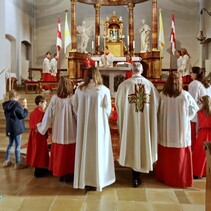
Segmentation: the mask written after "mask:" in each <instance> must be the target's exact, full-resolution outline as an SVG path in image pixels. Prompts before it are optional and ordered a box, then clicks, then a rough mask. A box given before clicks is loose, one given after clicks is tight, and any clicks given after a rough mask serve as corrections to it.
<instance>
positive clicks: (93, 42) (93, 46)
mask: <svg viewBox="0 0 211 211" xmlns="http://www.w3.org/2000/svg"><path fill="white" fill-rule="evenodd" d="M93 49H94V41H92V50H93Z"/></svg>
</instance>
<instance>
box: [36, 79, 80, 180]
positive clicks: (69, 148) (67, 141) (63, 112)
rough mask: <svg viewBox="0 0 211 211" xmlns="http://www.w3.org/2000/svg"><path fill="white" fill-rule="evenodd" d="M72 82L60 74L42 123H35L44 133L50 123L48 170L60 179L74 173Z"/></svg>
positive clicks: (74, 126)
mask: <svg viewBox="0 0 211 211" xmlns="http://www.w3.org/2000/svg"><path fill="white" fill-rule="evenodd" d="M72 93H73V84H72V82H71V80H70V78H69V77H68V76H61V77H60V80H59V85H58V90H57V93H56V94H55V95H53V96H52V98H51V101H50V103H49V106H48V108H47V110H46V112H45V115H44V117H43V120H42V123H39V124H38V125H37V129H38V131H39V132H40V133H41V134H43V135H44V134H45V133H46V131H47V130H48V128H49V127H50V126H51V125H52V146H51V156H50V164H49V170H51V171H52V172H53V175H54V176H58V177H60V181H68V180H70V178H71V176H73V175H71V174H73V173H74V162H75V141H76V119H75V117H74V114H73V110H72V108H73V107H72V101H73V96H72Z"/></svg>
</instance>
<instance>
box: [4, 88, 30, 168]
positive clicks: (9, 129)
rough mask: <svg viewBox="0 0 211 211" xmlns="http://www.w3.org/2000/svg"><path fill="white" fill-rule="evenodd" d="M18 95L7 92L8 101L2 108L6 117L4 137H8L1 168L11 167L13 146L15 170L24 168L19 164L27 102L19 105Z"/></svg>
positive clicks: (13, 92) (15, 92)
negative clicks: (13, 149)
mask: <svg viewBox="0 0 211 211" xmlns="http://www.w3.org/2000/svg"><path fill="white" fill-rule="evenodd" d="M18 100H19V93H18V92H17V91H15V90H11V91H10V92H9V100H8V101H5V102H4V103H3V104H2V106H3V109H4V115H5V117H6V136H8V137H9V144H8V146H7V151H6V157H5V161H4V164H3V166H4V167H7V166H10V165H11V161H10V156H11V151H12V147H13V145H14V144H15V167H14V168H15V169H21V168H24V167H25V165H23V164H22V163H21V162H20V147H21V134H22V133H23V132H24V131H25V124H24V119H25V118H26V116H27V115H28V109H27V102H25V103H24V105H21V104H20V103H19V102H18Z"/></svg>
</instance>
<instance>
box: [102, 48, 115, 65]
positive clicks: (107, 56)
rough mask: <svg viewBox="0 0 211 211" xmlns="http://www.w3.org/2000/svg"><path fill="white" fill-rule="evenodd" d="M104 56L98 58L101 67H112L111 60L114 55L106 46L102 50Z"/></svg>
mask: <svg viewBox="0 0 211 211" xmlns="http://www.w3.org/2000/svg"><path fill="white" fill-rule="evenodd" d="M103 52H104V54H103V55H102V56H101V58H100V66H101V67H113V58H114V55H113V54H112V53H110V52H109V49H108V46H105V47H104V49H103Z"/></svg>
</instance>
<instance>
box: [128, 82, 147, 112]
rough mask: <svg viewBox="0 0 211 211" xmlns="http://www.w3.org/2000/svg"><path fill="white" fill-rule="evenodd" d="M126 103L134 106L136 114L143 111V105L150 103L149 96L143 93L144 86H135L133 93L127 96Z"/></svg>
mask: <svg viewBox="0 0 211 211" xmlns="http://www.w3.org/2000/svg"><path fill="white" fill-rule="evenodd" d="M128 101H129V103H135V104H136V106H135V108H136V112H140V111H141V112H143V111H144V104H145V103H149V102H150V95H148V94H146V93H145V87H144V84H135V93H134V94H130V95H128Z"/></svg>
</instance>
